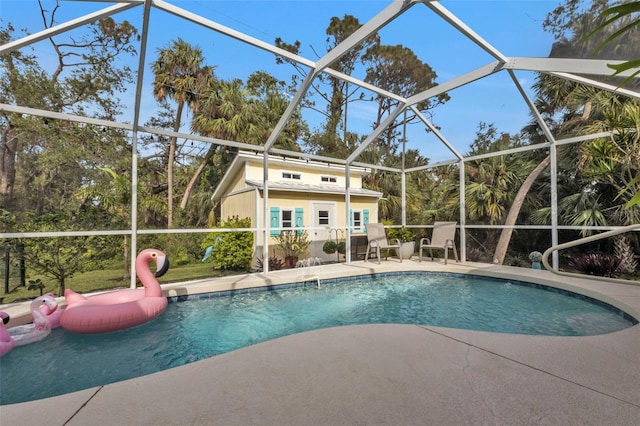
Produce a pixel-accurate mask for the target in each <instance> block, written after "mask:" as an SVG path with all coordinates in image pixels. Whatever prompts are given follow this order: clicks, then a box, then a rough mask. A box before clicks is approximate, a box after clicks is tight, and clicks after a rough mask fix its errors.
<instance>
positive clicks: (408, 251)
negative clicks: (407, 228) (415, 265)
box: [399, 241, 416, 259]
mask: <svg viewBox="0 0 640 426" xmlns="http://www.w3.org/2000/svg"><path fill="white" fill-rule="evenodd" d="M415 251H416V242H415V241H408V242H406V243H401V244H400V253H399V255H400V257H401V258H402V259H411V256H412V255H413V253H414V252H415Z"/></svg>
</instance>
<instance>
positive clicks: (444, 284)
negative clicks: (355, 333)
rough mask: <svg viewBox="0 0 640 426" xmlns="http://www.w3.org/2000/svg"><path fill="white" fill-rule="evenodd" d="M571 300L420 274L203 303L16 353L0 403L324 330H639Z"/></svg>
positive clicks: (621, 317) (4, 362)
mask: <svg viewBox="0 0 640 426" xmlns="http://www.w3.org/2000/svg"><path fill="white" fill-rule="evenodd" d="M545 289H546V290H545ZM574 296H575V297H572V296H570V295H568V294H567V293H563V292H558V291H551V290H550V289H548V288H546V287H540V286H534V285H524V283H518V282H514V281H511V282H510V281H503V280H496V279H487V278H480V277H469V276H463V275H452V274H436V273H424V272H418V273H402V274H384V275H368V276H366V277H362V278H357V279H353V278H351V279H345V280H340V281H333V282H329V283H325V282H323V283H322V285H321V286H320V288H317V287H316V286H315V285H310V284H308V285H305V286H297V287H291V288H286V289H277V290H273V289H270V290H267V291H260V292H255V291H254V292H248V293H247V292H245V293H242V294H240V293H232V294H230V295H226V296H223V297H219V296H216V297H214V296H213V295H207V296H205V297H200V298H194V299H193V300H191V299H190V300H189V301H188V302H186V303H170V304H169V306H168V307H167V310H166V311H165V312H164V313H163V314H162V315H161V316H160V317H159V318H158V319H156V320H154V321H152V322H150V323H147V324H144V325H141V326H139V327H136V328H133V329H129V330H123V331H118V332H115V333H109V334H103V335H79V334H73V333H69V332H66V331H64V330H62V329H60V328H58V329H55V330H53V332H52V333H51V335H50V336H49V337H47V338H46V339H44V340H42V341H40V342H38V343H34V344H31V345H27V346H21V347H18V348H15V349H14V350H13V351H11V352H10V353H9V354H7V355H5V356H3V357H2V358H0V404H11V403H16V402H23V401H29V400H34V399H40V398H45V397H49V396H54V395H60V394H64V393H68V392H73V391H77V390H81V389H86V388H89V387H93V386H100V385H104V384H107V383H113V382H117V381H120V380H125V379H129V378H132V377H138V376H142V375H145V374H150V373H154V372H157V371H161V370H165V369H168V368H172V367H176V366H179V365H183V364H187V363H190V362H193V361H197V360H200V359H204V358H208V357H212V356H215V355H218V354H221V353H225V352H229V351H233V350H235V349H239V348H243V347H246V346H249V345H253V344H255V343H258V342H263V341H266V340H269V339H273V338H276V337H281V336H286V335H289V334H294V333H300V332H303V331H309V330H314V329H319V328H324V327H334V326H342V325H352V324H372V323H401V324H422V325H433V326H442V327H454V328H463V329H472V330H485V331H493V332H504V333H519V334H538V335H560V336H584V335H595V334H604V333H610V332H614V331H618V330H621V329H624V328H626V327H630V326H632V325H634V324H636V323H637V321H636V320H635V319H633V318H631V317H630V316H628V315H627V314H625V313H623V312H620V311H619V310H617V309H615V308H613V307H611V306H609V305H605V304H603V303H600V302H596V301H594V300H591V299H589V300H587V298H584V297H582V296H577V295H574Z"/></svg>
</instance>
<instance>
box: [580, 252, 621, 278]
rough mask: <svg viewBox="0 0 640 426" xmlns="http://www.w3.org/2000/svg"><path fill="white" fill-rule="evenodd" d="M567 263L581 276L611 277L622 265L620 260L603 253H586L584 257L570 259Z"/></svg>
mask: <svg viewBox="0 0 640 426" xmlns="http://www.w3.org/2000/svg"><path fill="white" fill-rule="evenodd" d="M568 263H569V266H571V267H573V268H575V269H576V270H577V271H579V272H581V273H583V274H587V275H597V276H599V277H613V276H614V275H615V273H616V271H617V270H618V268H619V267H620V265H621V264H622V259H621V258H620V257H618V256H611V255H608V254H604V253H588V254H585V255H584V256H576V257H570V258H569V262H568Z"/></svg>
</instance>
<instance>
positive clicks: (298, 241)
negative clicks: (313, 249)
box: [274, 229, 310, 268]
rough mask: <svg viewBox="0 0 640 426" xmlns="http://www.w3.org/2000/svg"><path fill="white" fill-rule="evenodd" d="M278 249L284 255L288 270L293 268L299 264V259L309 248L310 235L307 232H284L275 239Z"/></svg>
mask: <svg viewBox="0 0 640 426" xmlns="http://www.w3.org/2000/svg"><path fill="white" fill-rule="evenodd" d="M274 238H275V240H276V243H277V244H278V247H280V249H281V250H282V253H283V255H284V264H285V267H287V268H293V267H295V266H296V263H298V257H299V256H300V255H301V254H302V253H304V252H305V251H306V250H307V249H308V248H309V244H310V241H309V234H308V233H307V231H300V230H293V229H291V230H284V231H282V232H280V234H279V235H276V236H275V237H274Z"/></svg>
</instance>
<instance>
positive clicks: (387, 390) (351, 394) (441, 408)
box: [2, 260, 640, 425]
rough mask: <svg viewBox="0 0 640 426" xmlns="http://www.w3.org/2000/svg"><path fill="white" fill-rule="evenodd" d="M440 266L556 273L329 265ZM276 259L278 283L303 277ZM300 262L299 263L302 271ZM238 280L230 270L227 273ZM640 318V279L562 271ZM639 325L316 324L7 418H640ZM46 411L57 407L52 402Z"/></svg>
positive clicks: (337, 272)
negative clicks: (606, 279)
mask: <svg viewBox="0 0 640 426" xmlns="http://www.w3.org/2000/svg"><path fill="white" fill-rule="evenodd" d="M414 269H415V270H430V271H451V272H459V273H473V274H478V275H490V276H497V277H503V278H512V279H521V280H527V281H532V282H537V283H547V284H549V283H553V282H554V281H555V280H557V277H554V276H553V275H552V274H551V273H549V272H546V271H536V270H532V269H526V268H512V267H505V266H490V265H486V264H473V263H464V264H455V263H453V262H450V263H449V265H447V266H445V265H444V264H442V263H439V262H430V261H429V262H423V263H422V264H420V263H418V262H417V260H411V261H405V262H403V263H402V264H400V263H399V262H394V261H391V260H390V261H386V262H382V263H381V264H380V265H378V264H376V263H373V262H368V263H365V262H353V263H352V264H350V265H347V264H339V265H331V267H327V266H325V267H323V268H322V270H321V271H320V270H318V271H314V273H316V272H317V273H318V274H319V275H321V276H322V278H329V277H333V276H346V275H355V274H362V273H370V272H372V271H375V272H386V271H398V270H414ZM291 272H292V271H279V272H272V273H270V274H269V275H268V281H266V282H268V283H270V284H277V283H279V282H287V281H290V280H291V279H292V275H291ZM296 273H297V274H299V273H300V271H296ZM259 280H260V281H261V282H262V283H264V282H265V281H262V278H260V276H259V275H256V274H253V275H250V276H245V277H243V278H239V277H236V278H234V279H226V280H215V281H214V280H210V281H207V280H201V281H198V282H194V283H189V284H188V285H185V284H182V285H174V286H173V287H167V288H166V290H167V292H168V295H177V294H178V293H182V294H185V293H194V292H201V291H211V290H213V289H221V288H230V287H232V288H240V287H245V286H250V285H257V284H259V282H260V281H259ZM225 281H226V282H225ZM553 285H555V286H558V287H562V288H567V289H569V288H573V289H580V290H579V291H580V292H581V293H583V294H587V295H596V294H597V295H599V296H598V297H599V298H600V299H601V300H605V301H607V302H609V303H612V304H614V305H616V306H618V307H621V308H624V310H625V311H626V312H628V313H629V314H631V315H633V316H635V317H636V318H638V317H640V287H638V286H634V285H624V284H612V283H603V282H598V281H593V280H583V279H574V278H563V279H562V283H559V282H557V281H555V283H554V284H553ZM639 362H640V328H639V327H638V326H634V327H630V328H628V329H625V330H623V331H620V332H616V333H611V334H607V335H601V336H589V337H549V336H525V335H511V334H499V333H487V332H476V331H468V330H457V329H448V328H439V327H429V326H416V325H368V326H351V327H339V328H331V329H323V330H317V331H313V332H308V333H302V334H298V335H293V336H287V337H284V338H280V339H276V340H272V341H268V342H265V343H261V344H258V345H255V346H251V347H248V348H245V349H241V350H238V351H235V352H231V353H227V354H223V355H219V356H216V357H213V358H210V359H207V360H203V361H199V362H195V363H192V364H188V365H185V366H183V367H178V368H175V369H171V370H167V371H164V372H161V373H157V374H153V375H149V376H144V377H140V378H137V379H132V380H128V381H124V382H119V383H114V384H110V385H106V386H102V387H99V388H93V389H87V390H85V391H80V392H76V393H72V394H66V395H62V396H59V397H54V398H50V399H44V400H39V401H34V402H30V403H24V404H15V405H8V406H3V407H2V421H3V424H11V425H37V424H48V425H58V424H59V425H63V424H66V425H74V424H78V425H79V424H82V425H89V424H100V425H105V424H181V425H183V424H224V425H233V424H238V425H247V424H278V425H282V424H323V425H324V424H326V425H341V424H564V425H566V424H609V425H614V424H616V425H622V424H632V423H634V422H635V421H636V419H638V418H639V417H640V396H639V395H640V394H639V393H638V383H640V372H639V371H638V369H637V365H638V363H639ZM44 413H46V414H44Z"/></svg>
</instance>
